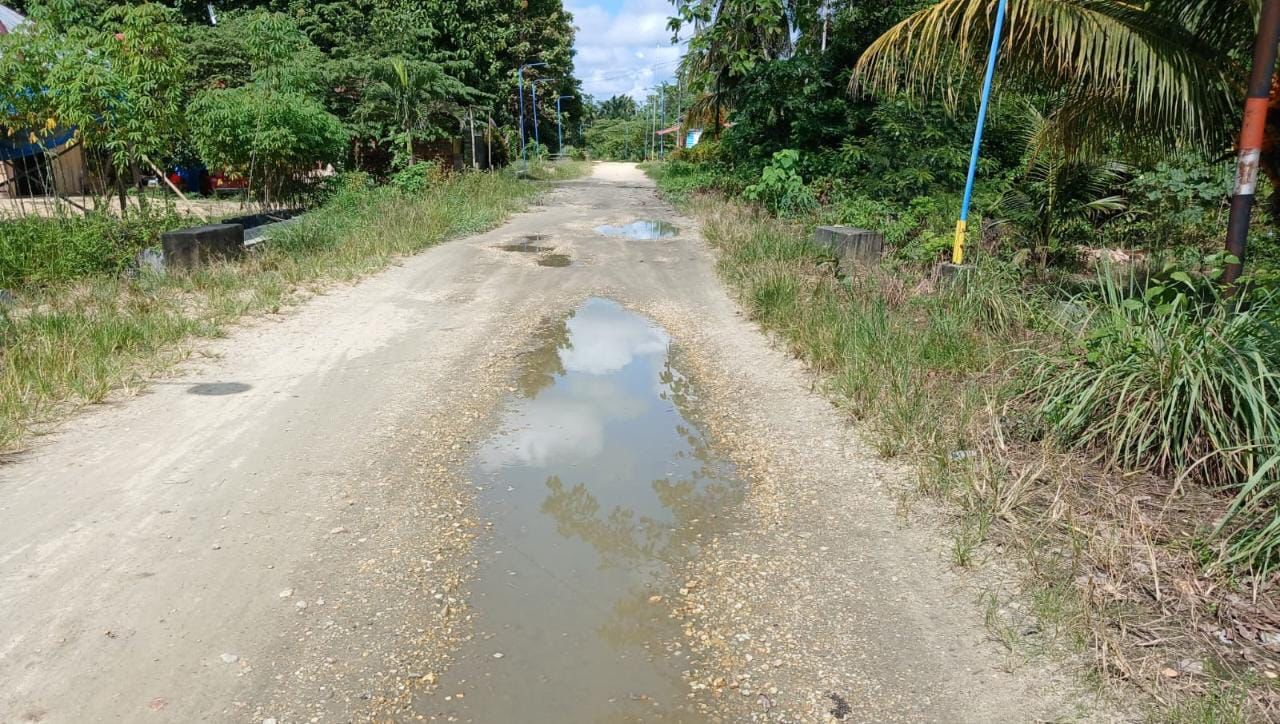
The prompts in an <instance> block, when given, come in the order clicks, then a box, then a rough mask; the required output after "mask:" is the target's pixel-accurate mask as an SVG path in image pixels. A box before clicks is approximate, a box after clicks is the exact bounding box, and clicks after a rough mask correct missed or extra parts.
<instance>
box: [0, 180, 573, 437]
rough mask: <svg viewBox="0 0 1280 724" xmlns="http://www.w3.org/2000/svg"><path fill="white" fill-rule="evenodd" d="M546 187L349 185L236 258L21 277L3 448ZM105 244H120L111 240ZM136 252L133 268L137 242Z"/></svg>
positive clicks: (5, 348)
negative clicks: (324, 287) (247, 322)
mask: <svg viewBox="0 0 1280 724" xmlns="http://www.w3.org/2000/svg"><path fill="white" fill-rule="evenodd" d="M557 166H558V167H559V169H558V170H556V171H554V172H548V173H549V174H552V175H555V176H556V177H558V178H559V177H568V176H569V175H571V174H573V173H580V172H582V171H584V170H585V168H586V166H585V164H578V165H568V164H565V165H559V164H557ZM544 188H545V186H544V185H542V184H539V183H531V182H529V181H527V180H523V179H520V178H517V176H516V175H515V174H514V173H508V172H501V173H463V174H453V175H450V176H448V177H447V178H445V179H443V180H441V181H439V182H438V183H433V184H431V185H430V186H429V187H428V188H426V189H423V190H421V191H419V192H417V193H406V192H404V191H401V190H399V189H397V188H393V187H373V186H371V185H369V183H368V182H367V180H366V179H363V178H360V177H358V176H353V177H350V178H348V179H344V180H342V182H340V183H339V184H338V188H336V189H335V190H333V191H332V193H331V196H330V197H329V198H328V200H327V202H326V203H325V205H324V206H323V207H321V208H320V209H318V210H316V211H313V212H311V213H308V214H306V215H305V216H303V217H301V218H299V219H297V220H296V221H294V222H293V223H290V224H286V225H282V226H281V227H279V228H277V229H276V230H274V231H273V232H272V235H271V240H270V242H269V243H268V244H266V245H265V247H264V248H260V249H255V250H254V251H253V252H251V253H249V254H247V255H246V256H245V257H244V258H243V259H241V260H239V261H233V262H225V263H220V264H212V265H209V266H206V267H203V268H200V269H198V270H195V271H192V272H189V273H169V274H163V275H158V274H154V273H150V272H147V271H142V272H140V273H137V274H133V275H129V274H121V273H118V271H119V269H122V268H124V267H125V266H127V260H126V258H125V256H124V255H123V253H122V254H121V255H117V256H115V257H106V258H104V259H98V258H96V257H93V256H92V255H91V254H90V255H89V257H88V258H89V260H90V262H92V263H90V262H85V263H84V264H83V265H81V266H76V265H67V266H66V267H65V270H66V271H61V270H60V271H58V272H57V273H56V274H54V273H46V274H40V275H31V274H24V277H23V278H24V280H26V281H25V283H23V284H20V285H15V286H14V287H13V295H14V298H15V300H16V302H14V303H13V304H11V305H0V451H6V450H14V449H17V448H18V447H20V446H21V445H22V443H23V442H24V441H25V439H26V438H27V436H28V435H29V434H30V432H31V431H32V429H33V426H38V425H40V424H41V423H44V422H48V421H51V420H54V419H56V418H57V417H58V416H60V415H61V414H62V412H63V411H65V410H66V409H67V408H69V407H73V406H76V405H82V404H90V403H95V402H100V401H102V400H103V399H105V398H106V397H107V395H109V394H110V393H111V392H112V391H115V390H118V389H121V388H134V387H137V386H139V385H141V384H142V383H143V382H144V381H145V379H146V378H147V376H148V375H150V374H152V373H154V372H155V371H157V370H159V369H162V368H163V367H165V366H167V365H169V364H171V363H172V362H174V361H175V360H177V359H179V358H181V356H182V354H183V350H182V346H181V345H180V344H179V343H181V342H182V341H184V340H187V339H189V338H192V337H201V336H203V337H207V336H215V335H218V334H221V333H223V332H224V331H225V329H226V326H227V325H228V324H230V323H232V322H234V321H235V320H236V319H237V318H239V317H241V316H243V315H246V314H254V313H262V312H276V311H279V310H280V309H281V308H283V307H285V306H287V305H289V304H290V303H293V302H296V301H297V300H298V299H300V298H301V297H303V296H305V294H306V293H307V292H308V291H309V290H312V289H315V288H316V287H317V285H320V284H323V283H324V282H326V281H331V280H352V279H356V278H359V277H361V276H363V275H365V274H368V273H371V272H374V271H377V270H379V269H381V268H383V267H384V266H386V264H387V263H389V262H390V261H391V260H392V259H393V258H395V257H398V256H402V255H405V254H412V253H414V252H417V251H420V250H422V249H425V248H427V247H429V246H432V245H434V244H438V243H440V242H441V241H444V240H446V239H449V238H452V237H456V236H462V235H466V234H472V233H476V232H479V231H483V230H486V229H489V228H492V227H493V226H496V225H497V224H499V223H501V222H502V221H503V220H504V219H505V218H507V216H509V215H510V214H511V213H513V212H515V211H518V210H519V209H521V208H523V207H524V206H525V205H526V204H527V203H528V202H529V200H530V199H531V198H532V197H533V196H534V195H536V194H537V193H539V192H540V191H541V190H542V189H544ZM5 223H7V222H5ZM93 223H100V222H99V221H97V220H95V222H93ZM77 228H84V229H88V228H91V227H89V226H85V227H77ZM85 233H86V234H87V233H88V232H85ZM86 239H88V241H85V245H86V248H92V243H91V242H93V239H92V238H91V237H86ZM96 243H99V244H101V245H103V247H104V248H106V249H115V248H116V246H115V245H114V244H115V242H114V241H113V240H106V241H103V240H98V241H97V242H96ZM127 246H128V248H129V250H130V251H129V252H128V255H127V259H128V260H131V259H132V255H133V253H134V252H133V250H132V249H133V242H130V244H129V245H127ZM77 258H78V257H77Z"/></svg>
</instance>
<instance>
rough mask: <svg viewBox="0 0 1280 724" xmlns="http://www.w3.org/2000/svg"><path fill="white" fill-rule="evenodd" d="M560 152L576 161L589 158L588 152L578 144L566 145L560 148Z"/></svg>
mask: <svg viewBox="0 0 1280 724" xmlns="http://www.w3.org/2000/svg"><path fill="white" fill-rule="evenodd" d="M560 153H561V154H562V155H564V156H566V157H568V158H570V159H572V160H574V161H585V160H587V152H586V151H584V150H582V149H581V148H578V147H577V146H568V145H566V146H565V147H564V148H562V149H560Z"/></svg>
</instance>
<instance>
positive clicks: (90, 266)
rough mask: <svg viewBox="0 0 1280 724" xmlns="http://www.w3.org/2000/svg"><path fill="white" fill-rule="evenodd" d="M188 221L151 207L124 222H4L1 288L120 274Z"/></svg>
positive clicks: (104, 216) (101, 218) (88, 218)
mask: <svg viewBox="0 0 1280 724" xmlns="http://www.w3.org/2000/svg"><path fill="white" fill-rule="evenodd" d="M188 221H189V220H187V219H184V218H183V217H181V216H178V215H177V214H175V213H173V211H172V210H171V209H165V208H163V207H154V206H150V207H148V208H145V209H141V210H140V211H139V212H137V213H134V214H130V215H129V216H127V217H125V218H123V219H122V218H120V217H119V216H116V215H113V214H110V213H107V212H93V213H89V214H86V215H83V216H73V215H62V216H54V217H43V216H34V215H32V216H23V217H18V218H12V219H4V220H0V289H15V288H20V287H25V286H28V285H43V284H49V283H53V282H61V281H66V280H70V279H76V278H78V277H82V276H87V275H90V274H118V273H120V272H122V271H124V270H125V269H127V268H128V267H129V266H130V265H132V264H133V263H134V258H135V256H136V255H137V253H138V252H139V251H141V250H142V249H144V248H146V247H148V246H153V245H155V244H156V243H157V242H158V240H159V236H160V233H161V232H163V231H167V230H169V229H173V228H177V227H179V226H181V225H182V224H183V223H188Z"/></svg>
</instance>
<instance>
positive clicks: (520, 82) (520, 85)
mask: <svg viewBox="0 0 1280 724" xmlns="http://www.w3.org/2000/svg"><path fill="white" fill-rule="evenodd" d="M540 65H546V63H542V62H539V63H525V64H524V65H522V66H520V67H519V68H517V69H516V88H517V92H518V93H519V94H520V160H521V161H524V162H525V163H526V164H527V163H528V161H527V159H525V154H524V69H525V68H536V67H538V66H540ZM537 101H538V99H537V96H536V95H535V96H534V103H535V104H536V103H537Z"/></svg>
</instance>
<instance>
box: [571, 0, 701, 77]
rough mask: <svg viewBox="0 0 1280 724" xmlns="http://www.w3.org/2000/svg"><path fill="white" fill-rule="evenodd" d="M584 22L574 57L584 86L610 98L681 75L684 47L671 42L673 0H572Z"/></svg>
mask: <svg viewBox="0 0 1280 724" xmlns="http://www.w3.org/2000/svg"><path fill="white" fill-rule="evenodd" d="M565 6H566V7H567V8H568V9H569V11H570V12H572V13H573V20H574V25H576V26H578V35H577V48H578V55H577V57H576V58H575V59H574V65H575V69H576V70H577V75H578V77H579V78H581V79H582V87H583V90H584V91H586V92H587V93H590V94H591V95H593V96H595V98H596V100H605V99H606V98H608V97H610V96H613V95H620V94H627V95H631V96H632V97H635V98H641V97H643V96H644V91H645V89H646V88H649V87H651V86H655V85H657V84H659V83H661V82H662V81H671V80H672V79H673V78H674V77H675V68H676V64H677V62H678V61H679V59H680V47H679V46H674V45H672V44H671V31H669V30H667V18H668V17H670V16H671V15H672V13H673V8H672V6H671V3H670V2H669V0H566V2H565Z"/></svg>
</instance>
